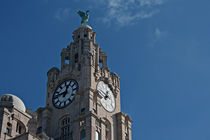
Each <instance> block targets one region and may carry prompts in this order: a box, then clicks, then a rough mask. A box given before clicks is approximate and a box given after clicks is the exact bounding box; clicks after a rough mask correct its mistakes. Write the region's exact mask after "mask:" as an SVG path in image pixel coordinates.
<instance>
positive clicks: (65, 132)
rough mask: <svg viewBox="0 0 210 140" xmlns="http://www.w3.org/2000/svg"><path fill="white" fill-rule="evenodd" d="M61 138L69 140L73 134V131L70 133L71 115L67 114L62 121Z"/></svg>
mask: <svg viewBox="0 0 210 140" xmlns="http://www.w3.org/2000/svg"><path fill="white" fill-rule="evenodd" d="M60 124H61V137H60V138H61V140H69V139H70V138H71V137H72V136H71V135H72V133H70V117H69V116H66V117H64V118H63V119H62V120H61V122H60Z"/></svg>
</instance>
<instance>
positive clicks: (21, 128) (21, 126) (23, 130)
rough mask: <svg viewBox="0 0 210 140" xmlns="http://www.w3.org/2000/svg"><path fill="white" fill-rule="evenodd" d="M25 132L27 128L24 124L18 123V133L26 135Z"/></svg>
mask: <svg viewBox="0 0 210 140" xmlns="http://www.w3.org/2000/svg"><path fill="white" fill-rule="evenodd" d="M25 131H26V128H25V126H24V124H23V123H21V122H20V121H18V122H17V125H16V133H18V134H23V133H25Z"/></svg>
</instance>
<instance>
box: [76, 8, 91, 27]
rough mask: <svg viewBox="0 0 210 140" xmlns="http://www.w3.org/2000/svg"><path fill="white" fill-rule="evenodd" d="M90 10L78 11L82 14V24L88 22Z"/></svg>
mask: <svg viewBox="0 0 210 140" xmlns="http://www.w3.org/2000/svg"><path fill="white" fill-rule="evenodd" d="M88 12H89V10H87V11H86V12H83V11H80V10H79V11H77V13H78V14H79V15H80V17H81V18H82V21H81V24H82V25H84V24H85V23H86V22H88V19H89V15H88Z"/></svg>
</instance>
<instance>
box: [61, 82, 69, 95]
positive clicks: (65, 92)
mask: <svg viewBox="0 0 210 140" xmlns="http://www.w3.org/2000/svg"><path fill="white" fill-rule="evenodd" d="M69 86H70V84H69V85H67V86H66V90H65V91H64V92H63V93H62V94H63V97H65V96H66V94H67V93H68V91H67V90H68V88H69Z"/></svg>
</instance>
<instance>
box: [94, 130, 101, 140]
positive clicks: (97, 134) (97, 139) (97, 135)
mask: <svg viewBox="0 0 210 140" xmlns="http://www.w3.org/2000/svg"><path fill="white" fill-rule="evenodd" d="M99 138H100V135H99V132H98V131H96V132H95V140H100V139H99Z"/></svg>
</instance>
